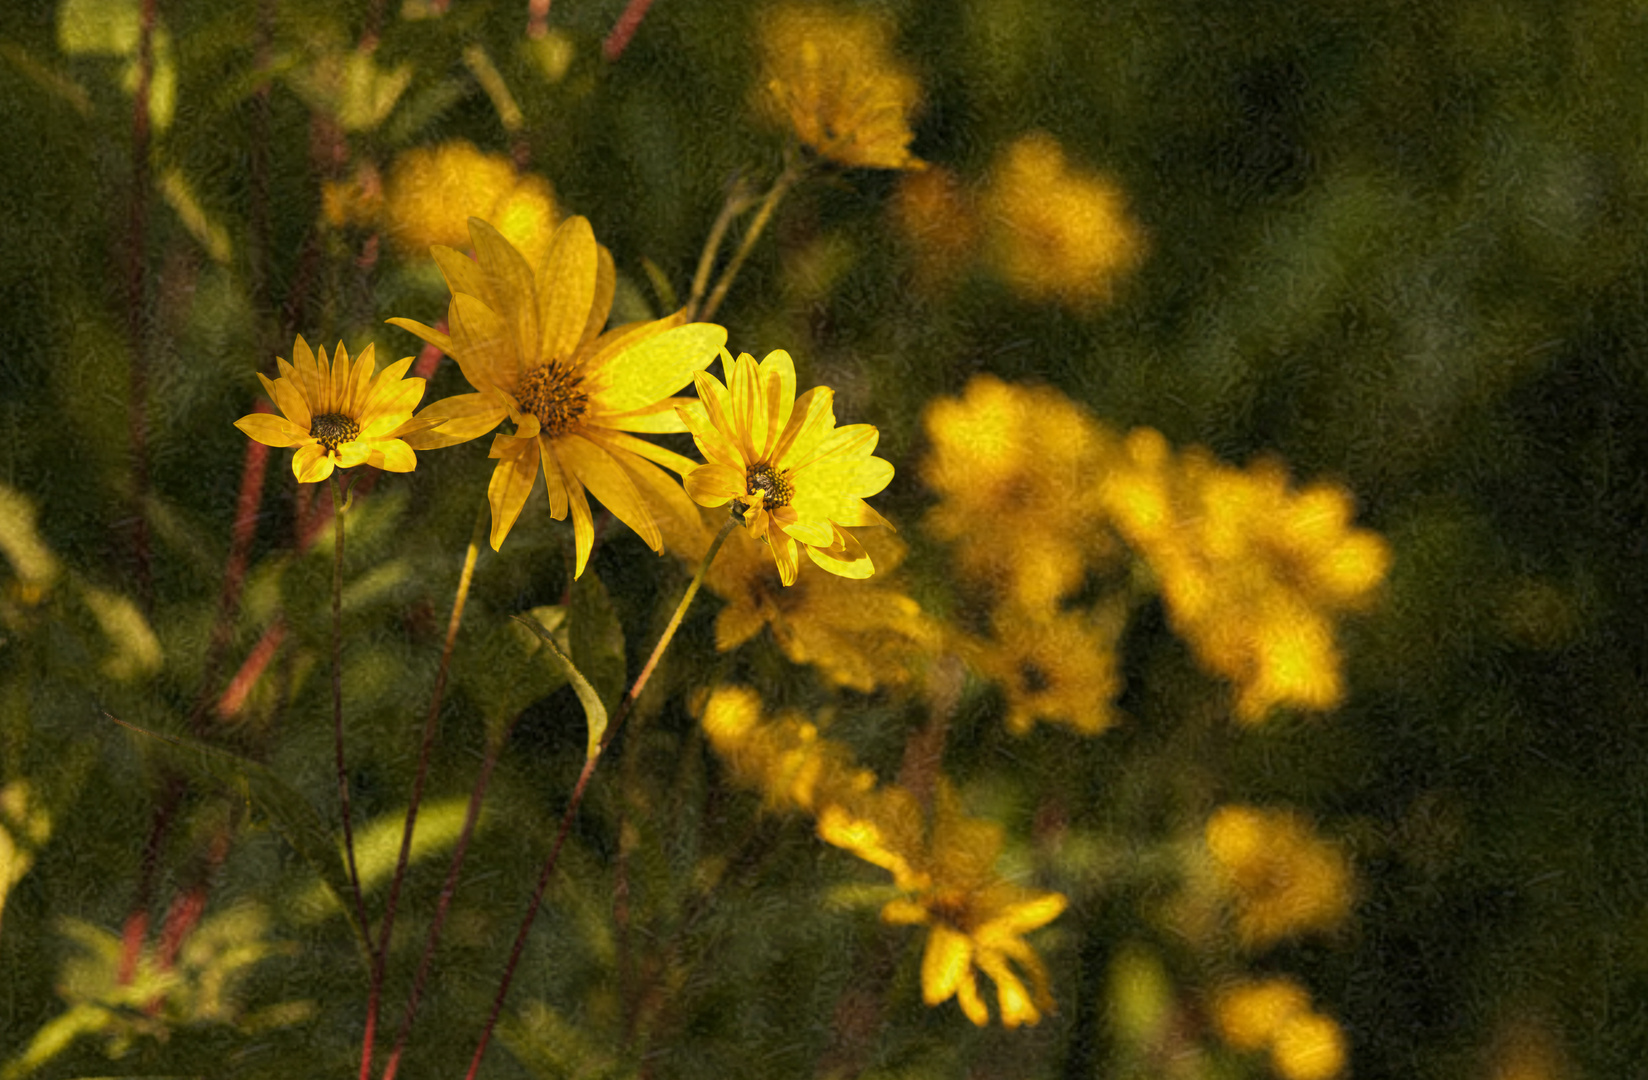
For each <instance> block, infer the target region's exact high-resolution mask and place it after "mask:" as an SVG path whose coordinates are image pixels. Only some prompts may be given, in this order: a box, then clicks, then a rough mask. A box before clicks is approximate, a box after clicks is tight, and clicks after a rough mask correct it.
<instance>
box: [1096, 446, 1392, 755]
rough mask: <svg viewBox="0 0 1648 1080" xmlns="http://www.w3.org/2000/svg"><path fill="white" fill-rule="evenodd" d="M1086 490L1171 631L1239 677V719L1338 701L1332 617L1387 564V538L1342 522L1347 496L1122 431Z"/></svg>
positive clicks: (1263, 465)
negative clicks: (1139, 564) (1133, 557)
mask: <svg viewBox="0 0 1648 1080" xmlns="http://www.w3.org/2000/svg"><path fill="white" fill-rule="evenodd" d="M1094 491H1095V493H1096V495H1097V498H1098V502H1099V505H1100V506H1101V507H1102V508H1103V510H1104V511H1105V513H1106V515H1107V516H1108V517H1109V519H1110V520H1111V522H1112V523H1113V524H1114V527H1115V528H1116V531H1117V532H1118V533H1119V534H1120V535H1121V536H1122V537H1123V539H1125V540H1126V542H1127V543H1128V544H1129V545H1130V546H1131V547H1133V548H1134V549H1135V550H1137V551H1138V552H1139V553H1140V554H1142V555H1143V556H1144V558H1145V559H1146V561H1147V562H1148V563H1149V564H1150V567H1151V569H1152V570H1153V571H1154V573H1155V575H1156V577H1157V579H1158V581H1159V582H1160V586H1161V592H1162V598H1163V600H1164V601H1165V603H1166V605H1167V610H1168V615H1169V617H1170V619H1171V620H1172V622H1173V626H1174V628H1175V629H1176V630H1177V631H1178V632H1179V633H1180V634H1182V635H1184V637H1185V638H1186V640H1188V641H1189V642H1190V644H1191V645H1192V647H1193V648H1194V649H1195V651H1196V655H1197V657H1198V658H1199V659H1200V660H1201V661H1202V662H1203V663H1204V664H1206V665H1207V666H1208V667H1209V668H1211V669H1212V670H1213V671H1215V672H1217V673H1219V674H1221V675H1224V676H1225V677H1226V678H1229V679H1231V680H1232V681H1233V682H1235V683H1236V686H1237V690H1238V694H1237V702H1236V714H1237V716H1238V717H1239V718H1240V719H1242V720H1244V721H1247V722H1250V723H1251V722H1257V721H1259V720H1262V719H1264V718H1265V717H1266V716H1267V715H1268V714H1269V713H1270V712H1271V710H1272V709H1274V708H1275V707H1276V706H1279V705H1293V706H1298V707H1302V708H1308V709H1328V708H1332V707H1333V706H1335V705H1337V704H1338V703H1339V701H1340V700H1341V699H1342V698H1343V696H1344V686H1343V680H1342V678H1341V675H1340V665H1339V653H1338V650H1337V648H1336V646H1335V644H1334V636H1333V631H1334V616H1335V614H1336V613H1337V612H1339V611H1344V610H1354V609H1356V608H1359V607H1363V606H1365V605H1366V603H1367V601H1368V600H1369V599H1370V598H1371V597H1372V594H1373V592H1374V590H1375V589H1376V588H1377V586H1378V585H1379V583H1380V581H1382V580H1383V578H1384V576H1385V573H1386V571H1387V569H1388V568H1389V566H1390V549H1389V546H1388V545H1387V544H1386V543H1385V541H1384V540H1382V539H1381V538H1380V537H1379V536H1377V535H1376V534H1374V533H1371V532H1368V531H1367V530H1364V529H1355V528H1352V527H1351V525H1350V519H1351V509H1352V507H1351V499H1350V496H1349V494H1348V493H1346V492H1345V491H1343V490H1342V489H1340V488H1337V487H1333V486H1331V485H1327V484H1315V485H1312V486H1310V487H1307V488H1305V489H1304V490H1302V491H1298V492H1292V491H1290V490H1289V489H1288V483H1287V477H1286V475H1285V473H1284V472H1283V471H1282V469H1281V468H1280V467H1279V466H1277V465H1275V464H1272V463H1268V462H1260V463H1258V464H1255V465H1254V466H1252V467H1251V468H1249V469H1246V470H1241V469H1234V468H1231V467H1229V466H1226V465H1222V464H1220V463H1218V462H1216V461H1214V460H1213V459H1211V458H1210V457H1209V456H1207V455H1206V454H1205V453H1204V452H1202V451H1199V450H1194V449H1193V450H1190V451H1187V452H1186V453H1184V454H1182V455H1178V456H1177V457H1175V456H1174V455H1173V454H1172V453H1171V451H1170V450H1169V449H1168V446H1167V442H1166V440H1164V439H1163V438H1162V437H1161V436H1160V435H1159V434H1157V433H1156V432H1154V431H1151V430H1149V429H1148V428H1142V429H1139V430H1137V431H1134V432H1132V433H1131V434H1130V435H1129V436H1128V437H1127V440H1126V442H1125V444H1124V447H1123V452H1122V453H1121V454H1118V455H1116V456H1115V459H1114V460H1113V462H1112V463H1111V465H1110V467H1109V468H1107V469H1106V470H1105V471H1104V473H1103V475H1102V478H1101V480H1100V483H1099V484H1098V485H1097V486H1096V487H1095V488H1094Z"/></svg>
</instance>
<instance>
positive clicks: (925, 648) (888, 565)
mask: <svg viewBox="0 0 1648 1080" xmlns="http://www.w3.org/2000/svg"><path fill="white" fill-rule="evenodd" d="M667 539H668V538H667V537H666V541H667ZM863 544H864V548H865V550H866V551H867V552H869V554H870V557H871V558H872V559H873V560H874V562H875V565H876V567H877V569H878V570H879V571H880V572H881V573H882V574H885V573H887V572H889V571H891V570H893V569H894V568H896V567H897V566H898V565H899V564H900V563H901V562H903V561H904V554H905V547H904V543H903V542H902V541H901V540H899V539H898V537H896V536H893V535H891V534H889V533H885V532H882V531H881V530H875V531H873V532H870V533H867V534H866V535H865V536H864V538H863ZM682 554H683V555H684V556H685V557H687V558H689V559H694V558H702V555H703V549H702V547H700V548H699V549H698V551H697V552H696V553H691V552H683V553H682ZM880 580H881V579H880V578H879V577H878V578H877V583H871V582H866V581H854V580H851V579H848V578H842V577H839V576H837V575H835V574H828V573H825V572H823V571H821V570H819V569H817V568H816V567H808V566H806V565H802V566H801V567H800V568H799V571H798V573H797V575H796V582H795V584H794V585H793V586H791V587H789V588H785V587H784V586H782V585H780V586H779V587H778V588H774V587H773V578H772V570H771V568H770V564H769V563H768V562H767V556H766V555H765V553H764V552H763V549H762V544H761V543H760V542H759V541H757V540H755V539H754V538H753V537H751V536H749V535H748V534H746V533H745V532H744V531H743V530H738V532H737V533H735V534H734V535H732V536H729V537H728V538H727V541H726V543H725V544H724V545H723V546H722V548H721V553H720V554H719V555H718V556H717V557H716V560H715V562H714V564H713V565H711V567H710V571H709V574H708V576H707V577H706V578H705V581H706V583H707V584H708V585H709V587H710V588H711V589H712V590H713V591H714V592H715V593H716V594H717V595H719V596H721V597H722V598H723V599H725V600H726V601H727V605H726V607H724V608H722V609H721V613H720V615H719V616H717V618H716V622H715V647H716V648H717V649H720V650H721V651H723V652H725V651H727V650H730V649H736V648H737V647H738V646H740V645H742V644H743V643H744V642H746V641H748V640H749V639H750V638H752V637H754V636H755V635H756V634H758V633H760V632H761V629H762V627H770V628H771V630H772V635H773V639H774V640H775V641H777V643H778V647H779V648H780V649H782V650H783V651H784V655H785V656H788V657H789V658H790V659H791V660H792V661H794V662H795V663H797V664H812V665H813V666H815V667H817V668H818V670H819V672H820V673H821V674H823V676H824V677H825V678H826V679H828V680H829V681H830V682H831V683H834V684H835V685H837V686H845V687H849V688H851V689H854V690H860V691H864V692H866V693H867V692H869V691H871V690H874V689H875V688H876V687H877V686H886V685H900V684H903V683H906V682H908V681H909V680H910V679H911V678H912V677H913V676H914V674H915V673H916V672H917V671H918V670H919V669H920V664H921V661H922V659H923V658H924V657H926V656H928V655H931V654H932V653H933V652H934V651H935V650H936V649H937V647H938V636H939V630H938V627H937V625H936V624H935V623H934V622H933V621H932V620H931V619H929V618H928V617H927V616H926V615H924V614H923V613H922V610H921V605H919V604H917V603H916V602H915V601H914V600H912V599H910V597H908V596H906V595H905V594H904V593H902V592H900V591H899V590H898V588H897V587H895V586H893V585H890V584H880V583H879V582H880Z"/></svg>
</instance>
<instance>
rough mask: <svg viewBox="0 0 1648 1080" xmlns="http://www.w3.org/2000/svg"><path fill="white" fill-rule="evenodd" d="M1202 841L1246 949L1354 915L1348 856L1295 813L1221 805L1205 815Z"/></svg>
mask: <svg viewBox="0 0 1648 1080" xmlns="http://www.w3.org/2000/svg"><path fill="white" fill-rule="evenodd" d="M1205 839H1206V842H1207V850H1208V853H1209V854H1210V855H1212V856H1213V863H1214V867H1215V868H1216V870H1217V871H1218V874H1219V879H1220V881H1221V882H1222V883H1223V884H1224V886H1225V887H1226V888H1227V889H1228V890H1229V893H1230V897H1231V900H1232V901H1233V903H1234V905H1235V909H1236V932H1237V934H1238V935H1239V936H1240V937H1241V939H1242V941H1243V943H1245V944H1246V945H1248V946H1249V947H1251V948H1263V947H1265V946H1267V945H1270V944H1273V943H1274V942H1277V941H1279V940H1281V939H1282V938H1284V937H1288V936H1290V935H1294V934H1301V933H1308V932H1311V931H1326V930H1332V929H1334V928H1335V927H1337V926H1338V925H1339V924H1340V923H1342V922H1344V920H1345V919H1346V917H1347V916H1349V914H1350V909H1351V902H1352V899H1353V895H1352V894H1353V889H1352V878H1351V869H1350V864H1349V862H1348V861H1347V860H1346V858H1345V856H1344V854H1343V853H1342V852H1340V850H1339V849H1338V848H1337V847H1335V846H1334V845H1333V844H1331V843H1329V842H1328V841H1326V840H1324V839H1322V838H1321V837H1320V836H1318V835H1317V834H1316V833H1315V832H1314V831H1313V830H1312V829H1311V828H1310V826H1309V825H1308V824H1307V823H1306V822H1305V821H1304V820H1303V819H1302V818H1300V817H1299V816H1298V815H1297V814H1294V813H1292V812H1290V811H1286V810H1261V809H1259V808H1257V807H1252V806H1236V805H1233V806H1223V807H1220V808H1219V810H1218V811H1216V812H1215V813H1214V814H1213V816H1212V817H1211V818H1209V819H1208V822H1207V828H1206V830H1205Z"/></svg>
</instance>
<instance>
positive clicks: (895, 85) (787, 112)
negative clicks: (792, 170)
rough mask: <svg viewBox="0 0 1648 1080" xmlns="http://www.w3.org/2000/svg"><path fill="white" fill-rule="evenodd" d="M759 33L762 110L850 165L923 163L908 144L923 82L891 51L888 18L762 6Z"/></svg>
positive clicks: (822, 151) (803, 7) (892, 166)
mask: <svg viewBox="0 0 1648 1080" xmlns="http://www.w3.org/2000/svg"><path fill="white" fill-rule="evenodd" d="M759 39H760V43H761V53H762V85H763V87H764V88H765V91H766V97H765V107H766V110H767V111H768V112H769V113H773V114H776V116H777V117H779V118H783V119H787V120H788V121H789V124H790V126H791V127H792V128H794V129H795V133H796V135H797V137H799V138H800V140H801V141H802V143H804V144H806V145H807V146H809V147H811V148H812V149H814V150H816V151H817V152H818V153H819V154H820V155H821V156H823V157H826V158H828V159H830V160H831V161H835V162H837V163H839V164H842V165H847V166H861V167H864V168H872V169H919V168H922V167H923V165H922V162H921V160H920V159H918V158H916V157H913V156H912V155H911V154H910V150H909V146H910V139H911V138H912V135H911V133H910V114H911V113H912V112H914V111H915V108H916V105H917V103H918V102H919V101H920V99H921V85H920V83H918V82H917V81H916V79H915V77H914V76H913V75H911V74H910V73H909V71H908V69H907V68H906V67H905V66H904V65H903V64H902V63H900V62H899V61H898V60H897V59H896V58H895V57H894V56H893V55H892V53H891V50H890V44H891V39H892V27H891V25H890V24H889V23H888V22H887V21H886V20H884V19H882V18H880V17H879V16H877V15H874V14H872V13H870V12H851V13H849V12H845V11H840V10H837V9H834V8H831V7H824V6H817V7H815V6H810V5H799V4H790V5H785V6H782V7H778V8H775V9H772V10H770V11H768V12H766V14H765V15H764V16H763V18H762V19H761V22H760V27H759Z"/></svg>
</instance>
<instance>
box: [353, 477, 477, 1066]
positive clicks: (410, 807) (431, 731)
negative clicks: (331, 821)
mask: <svg viewBox="0 0 1648 1080" xmlns="http://www.w3.org/2000/svg"><path fill="white" fill-rule="evenodd" d="M488 510H489V507H488V505H487V504H485V503H482V504H481V508H480V511H479V512H478V513H477V514H476V515H475V526H474V528H473V529H471V530H470V533H469V547H468V549H466V550H465V552H464V564H463V570H462V571H460V572H459V574H458V590H457V594H456V595H455V596H454V597H453V598H452V617H451V618H450V619H448V620H447V624H446V644H445V645H444V646H443V647H442V648H441V665H440V667H439V668H438V669H437V670H436V672H435V690H434V692H433V693H432V694H431V695H430V698H429V715H428V716H426V717H425V718H424V723H423V741H422V744H421V745H420V746H419V748H418V767H417V772H416V773H415V774H414V776H413V779H412V797H411V799H410V800H409V801H408V802H407V804H406V824H405V826H403V827H402V829H401V850H400V855H399V856H398V857H397V858H396V860H395V876H394V877H393V878H391V879H390V881H389V897H388V899H387V900H385V901H384V908H383V925H382V926H381V927H380V928H379V930H378V946H377V949H376V951H375V953H374V955H373V959H372V983H371V988H370V990H369V992H368V995H367V999H366V1032H365V1035H364V1036H363V1038H362V1042H361V1070H360V1080H371V1076H372V1044H373V1040H374V1038H375V1037H376V1034H377V1027H378V1013H379V1010H380V1008H381V1006H382V1001H383V976H384V968H385V966H386V964H387V963H388V958H389V935H390V933H391V932H392V931H393V930H394V927H395V909H396V907H397V906H398V904H399V901H400V895H401V884H402V882H403V881H405V879H406V868H407V866H408V865H409V864H410V863H411V861H412V834H413V832H414V831H415V830H416V829H417V825H418V805H419V804H420V803H421V802H422V801H423V785H424V781H425V780H426V779H427V778H428V776H429V758H430V754H431V753H432V751H433V750H434V747H435V732H436V730H437V729H438V727H439V720H440V715H441V698H442V696H443V695H444V694H445V693H446V677H447V673H448V672H449V671H450V670H451V667H452V646H453V643H454V642H456V641H457V640H458V627H459V625H460V624H461V623H462V622H463V612H464V605H465V604H466V603H468V601H469V585H470V582H471V581H473V580H474V577H475V563H476V560H477V559H479V558H480V553H481V537H482V536H483V535H485V529H486V521H487V514H488Z"/></svg>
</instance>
